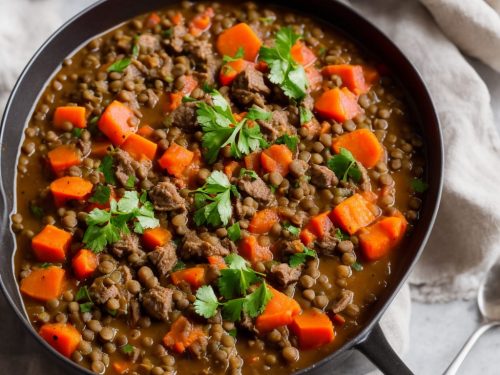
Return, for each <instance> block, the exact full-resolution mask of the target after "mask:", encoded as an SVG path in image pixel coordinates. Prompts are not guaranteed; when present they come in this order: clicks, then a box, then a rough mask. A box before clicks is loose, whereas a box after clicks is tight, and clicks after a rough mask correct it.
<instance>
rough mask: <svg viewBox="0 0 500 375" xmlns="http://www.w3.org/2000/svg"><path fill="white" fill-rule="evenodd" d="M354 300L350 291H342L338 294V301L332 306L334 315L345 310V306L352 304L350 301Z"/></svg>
mask: <svg viewBox="0 0 500 375" xmlns="http://www.w3.org/2000/svg"><path fill="white" fill-rule="evenodd" d="M353 298H354V293H353V292H352V291H350V290H347V289H344V290H342V292H340V298H339V300H338V301H337V302H336V303H335V305H333V307H332V311H333V313H334V314H338V313H340V312H342V311H344V310H345V308H346V307H347V305H349V304H350V303H352V299H353Z"/></svg>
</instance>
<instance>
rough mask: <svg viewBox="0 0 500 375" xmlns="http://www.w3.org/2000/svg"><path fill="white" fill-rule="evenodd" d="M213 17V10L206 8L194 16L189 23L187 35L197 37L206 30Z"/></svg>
mask: <svg viewBox="0 0 500 375" xmlns="http://www.w3.org/2000/svg"><path fill="white" fill-rule="evenodd" d="M214 15H215V13H214V10H213V8H211V7H208V8H207V9H205V11H203V12H202V13H200V14H198V15H197V16H195V17H194V18H193V20H192V21H191V22H190V23H189V33H190V34H191V35H194V36H199V35H201V34H202V33H203V32H204V31H206V30H208V29H209V28H210V25H211V23H212V18H213V16H214Z"/></svg>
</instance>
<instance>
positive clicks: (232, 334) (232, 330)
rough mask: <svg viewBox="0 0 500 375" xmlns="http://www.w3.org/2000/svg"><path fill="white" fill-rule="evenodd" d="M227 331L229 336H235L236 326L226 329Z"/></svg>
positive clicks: (236, 332) (236, 333)
mask: <svg viewBox="0 0 500 375" xmlns="http://www.w3.org/2000/svg"><path fill="white" fill-rule="evenodd" d="M227 333H229V336H232V337H236V335H238V330H237V329H236V328H233V329H230V330H229V331H227Z"/></svg>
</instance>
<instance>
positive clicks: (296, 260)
mask: <svg viewBox="0 0 500 375" xmlns="http://www.w3.org/2000/svg"><path fill="white" fill-rule="evenodd" d="M317 256H318V254H316V251H314V250H312V249H309V248H308V247H305V246H304V250H303V251H302V252H301V253H296V254H293V255H292V256H291V257H290V260H289V261H288V264H290V266H292V267H298V266H300V265H301V264H304V263H305V261H306V258H307V257H312V258H316V257H317Z"/></svg>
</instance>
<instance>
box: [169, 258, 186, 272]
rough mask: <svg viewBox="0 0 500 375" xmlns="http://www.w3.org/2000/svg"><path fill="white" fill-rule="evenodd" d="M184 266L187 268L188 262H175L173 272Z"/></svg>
mask: <svg viewBox="0 0 500 375" xmlns="http://www.w3.org/2000/svg"><path fill="white" fill-rule="evenodd" d="M184 268H186V263H184V262H183V261H182V260H178V261H177V263H175V266H174V267H173V268H172V272H175V271H180V270H183V269H184Z"/></svg>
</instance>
